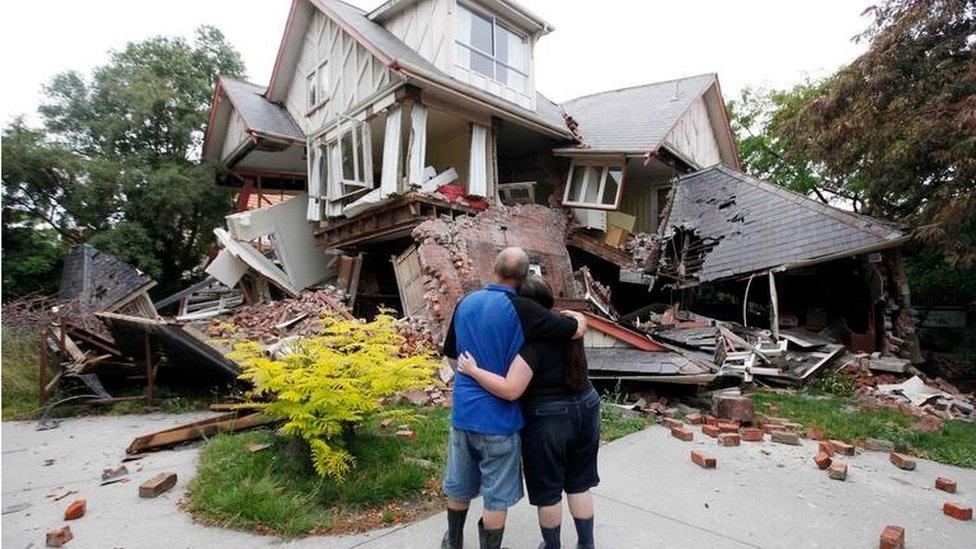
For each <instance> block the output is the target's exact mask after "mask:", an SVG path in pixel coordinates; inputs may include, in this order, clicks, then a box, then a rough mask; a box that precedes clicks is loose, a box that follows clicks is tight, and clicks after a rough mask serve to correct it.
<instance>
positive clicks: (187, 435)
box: [125, 412, 277, 454]
mask: <svg viewBox="0 0 976 549" xmlns="http://www.w3.org/2000/svg"><path fill="white" fill-rule="evenodd" d="M276 421H277V420H275V419H274V418H271V417H268V416H265V415H263V414H260V413H254V414H249V415H246V416H243V417H237V413H236V412H234V413H231V414H224V415H221V416H217V417H215V418H210V419H206V420H203V421H197V422H194V423H189V424H186V425H180V426H179V427H174V428H172V429H166V430H164V431H158V432H155V433H150V434H148V435H143V436H141V437H138V438H136V439H135V440H133V441H132V444H129V447H128V448H126V449H125V452H126V453H127V454H138V453H140V452H145V451H151V450H159V449H162V448H166V447H167V446H173V445H175V444H180V443H183V442H189V441H193V440H197V439H200V438H203V437H208V436H212V435H215V434H217V433H230V432H235V431H243V430H245V429H251V428H253V427H260V426H262V425H268V424H271V423H274V422H276Z"/></svg>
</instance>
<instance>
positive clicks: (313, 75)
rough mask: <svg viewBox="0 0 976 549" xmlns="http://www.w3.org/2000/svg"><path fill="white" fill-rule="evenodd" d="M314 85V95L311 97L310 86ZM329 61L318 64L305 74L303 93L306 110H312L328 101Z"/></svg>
mask: <svg viewBox="0 0 976 549" xmlns="http://www.w3.org/2000/svg"><path fill="white" fill-rule="evenodd" d="M313 85H314V86H315V93H316V97H315V99H314V100H313V99H312V93H311V90H312V86H313ZM328 90H329V61H328V60H325V61H322V62H321V63H319V64H318V66H317V67H315V69H313V70H312V71H311V72H309V73H308V74H307V75H305V94H306V102H307V103H308V110H309V111H314V110H316V109H318V108H319V107H321V106H322V105H324V104H325V103H328V101H329V93H328Z"/></svg>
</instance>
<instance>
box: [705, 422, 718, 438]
mask: <svg viewBox="0 0 976 549" xmlns="http://www.w3.org/2000/svg"><path fill="white" fill-rule="evenodd" d="M720 432H721V431H720V430H719V428H718V426H717V425H702V434H705V435H708V436H710V437H712V438H715V437H717V436H718V434H719V433H720Z"/></svg>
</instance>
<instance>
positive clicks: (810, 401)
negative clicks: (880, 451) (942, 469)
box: [752, 391, 976, 468]
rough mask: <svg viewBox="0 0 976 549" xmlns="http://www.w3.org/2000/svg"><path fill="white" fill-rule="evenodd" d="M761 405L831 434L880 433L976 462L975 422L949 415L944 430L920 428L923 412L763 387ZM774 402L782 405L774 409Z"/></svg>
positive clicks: (905, 448)
mask: <svg viewBox="0 0 976 549" xmlns="http://www.w3.org/2000/svg"><path fill="white" fill-rule="evenodd" d="M752 398H753V401H754V402H755V403H756V410H757V411H760V412H763V413H766V414H768V415H771V416H777V417H784V418H788V419H790V420H793V421H796V422H797V423H802V424H803V425H804V426H806V427H817V428H819V429H822V430H823V431H824V434H825V435H826V436H827V437H828V438H832V439H838V440H843V441H847V442H854V441H856V440H858V439H863V438H869V437H870V438H881V439H885V440H889V441H891V442H892V443H894V445H895V448H896V449H897V450H898V451H902V452H909V453H912V454H914V455H917V456H919V457H923V458H927V459H931V460H933V461H938V462H941V463H948V464H950V465H958V466H960V467H969V468H976V423H969V422H964V421H946V422H945V423H944V426H943V428H942V430H940V431H922V430H920V429H917V428H915V427H914V426H915V424H916V423H917V422H918V420H919V418H917V417H915V416H912V415H909V414H905V413H903V412H899V411H896V410H888V409H884V408H883V409H865V408H862V407H860V406H858V405H857V403H856V402H855V401H854V399H852V398H848V397H839V396H827V395H813V394H809V393H802V392H801V393H783V392H771V391H760V392H757V393H755V394H754V395H752ZM770 405H775V406H776V407H778V410H777V411H776V412H770Z"/></svg>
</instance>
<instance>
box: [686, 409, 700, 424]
mask: <svg viewBox="0 0 976 549" xmlns="http://www.w3.org/2000/svg"><path fill="white" fill-rule="evenodd" d="M685 421H687V422H688V423H689V424H690V425H701V424H702V423H704V422H705V416H703V415H701V414H699V413H698V412H695V413H692V414H688V415H686V416H685Z"/></svg>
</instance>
